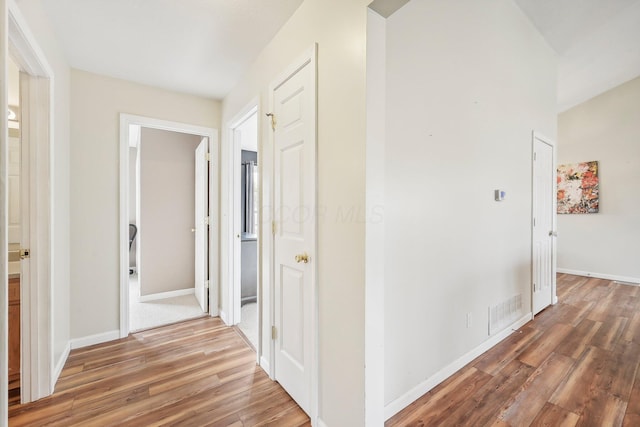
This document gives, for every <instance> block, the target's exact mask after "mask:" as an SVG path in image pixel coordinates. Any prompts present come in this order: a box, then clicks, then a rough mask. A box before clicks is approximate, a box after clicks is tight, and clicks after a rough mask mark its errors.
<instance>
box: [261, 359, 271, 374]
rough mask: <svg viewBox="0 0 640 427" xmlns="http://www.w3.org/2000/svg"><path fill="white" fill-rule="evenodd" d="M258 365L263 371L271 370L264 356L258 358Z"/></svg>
mask: <svg viewBox="0 0 640 427" xmlns="http://www.w3.org/2000/svg"><path fill="white" fill-rule="evenodd" d="M260 367H261V368H262V370H264V371H265V372H269V371H271V368H270V366H269V361H268V360H267V359H265V358H264V357H261V358H260Z"/></svg>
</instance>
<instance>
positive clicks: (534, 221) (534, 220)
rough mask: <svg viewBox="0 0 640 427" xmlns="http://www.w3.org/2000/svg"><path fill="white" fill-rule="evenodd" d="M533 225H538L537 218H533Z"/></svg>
mask: <svg viewBox="0 0 640 427" xmlns="http://www.w3.org/2000/svg"><path fill="white" fill-rule="evenodd" d="M533 226H534V227H535V226H536V219H535V218H533Z"/></svg>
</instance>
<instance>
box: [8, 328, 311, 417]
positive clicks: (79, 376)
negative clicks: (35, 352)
mask: <svg viewBox="0 0 640 427" xmlns="http://www.w3.org/2000/svg"><path fill="white" fill-rule="evenodd" d="M255 360H256V356H255V353H254V352H253V351H252V350H251V348H249V346H248V345H247V344H246V343H245V342H244V340H243V339H242V338H241V337H240V336H239V335H238V334H237V333H236V332H235V331H234V330H233V329H232V328H228V327H226V326H224V325H223V324H222V322H221V321H220V320H219V319H214V318H202V319H196V320H192V321H187V322H183V323H179V324H176V325H171V326H165V327H162V328H157V329H152V330H148V331H143V332H138V333H136V334H133V335H131V336H129V337H128V338H126V339H122V340H118V341H113V342H111V343H105V344H101V345H97V346H93V347H88V348H84V349H79V350H74V351H72V352H71V354H70V356H69V359H68V360H67V363H66V365H65V367H64V370H63V371H62V374H61V377H60V379H59V381H58V384H57V386H56V390H55V393H54V394H53V395H52V396H50V397H48V398H45V399H42V400H39V401H37V402H34V403H31V404H27V405H16V406H12V407H11V408H10V409H9V425H10V426H44V425H47V426H65V427H68V426H83V427H84V426H111V425H123V426H144V427H147V426H161V425H172V426H198V427H199V426H233V427H241V426H263V425H265V426H266V425H273V426H309V425H310V423H309V418H308V417H307V416H306V415H305V413H304V412H303V411H302V410H301V409H300V408H299V407H298V406H297V405H296V404H295V402H294V401H293V400H292V399H291V398H290V397H289V395H288V394H287V393H286V392H285V391H284V390H283V389H282V388H281V387H280V386H279V385H278V383H275V382H272V381H270V380H269V378H268V377H267V375H266V374H265V373H264V371H262V370H261V369H260V368H258V367H257V366H256V363H255Z"/></svg>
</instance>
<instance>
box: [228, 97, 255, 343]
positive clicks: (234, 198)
mask: <svg viewBox="0 0 640 427" xmlns="http://www.w3.org/2000/svg"><path fill="white" fill-rule="evenodd" d="M254 114H255V115H256V117H257V114H258V103H257V99H256V100H254V101H252V102H251V103H250V104H249V105H247V106H246V107H245V108H243V109H242V110H241V111H240V113H238V114H237V115H236V116H235V117H234V118H233V119H232V120H231V122H230V125H229V141H230V150H229V159H228V160H229V175H230V177H231V179H230V185H229V190H230V194H229V201H230V209H229V213H230V215H229V227H230V235H229V237H230V240H229V255H230V256H229V257H228V258H227V262H229V281H228V282H227V283H228V302H227V307H228V309H227V311H228V312H227V313H226V314H227V316H226V317H227V319H226V320H227V322H226V323H227V324H229V325H237V324H238V323H240V321H241V320H242V317H241V313H240V307H241V296H240V295H241V291H242V287H241V276H242V261H241V258H242V251H241V248H242V241H241V240H242V239H240V238H239V236H240V235H241V234H242V230H241V229H242V224H241V221H240V215H241V205H242V200H241V196H240V193H241V191H242V188H241V187H242V167H241V163H242V141H241V140H239V139H238V138H237V134H236V130H237V129H238V128H239V127H240V126H241V125H242V124H243V123H244V122H245V121H247V120H248V119H249V118H250V117H252V116H253V115H254ZM256 132H258V131H257V130H256ZM258 133H259V132H258ZM258 140H260V138H259V135H258ZM260 151H261V150H260V149H258V156H260ZM260 163H261V162H260V161H259V162H258V176H259V177H261V176H262V175H261V174H260ZM258 180H259V181H260V178H258ZM260 201H261V198H259V199H258V200H257V203H258V206H259V211H260V212H262V205H261V204H260ZM259 233H260V229H258V234H259ZM257 244H258V246H259V245H260V237H259V235H258V243H257ZM258 271H260V266H259V264H258ZM259 293H260V283H259V281H258V294H259ZM258 301H259V298H258ZM258 305H260V304H259V303H258ZM258 341H260V340H258Z"/></svg>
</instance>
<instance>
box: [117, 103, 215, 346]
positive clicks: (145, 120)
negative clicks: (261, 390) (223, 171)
mask: <svg viewBox="0 0 640 427" xmlns="http://www.w3.org/2000/svg"><path fill="white" fill-rule="evenodd" d="M131 125H137V126H140V127H146V128H152V129H159V130H168V131H172V132H180V133H187V134H191V135H199V136H203V137H208V138H209V147H210V162H209V168H210V171H211V173H210V174H209V215H210V216H211V217H213V218H212V219H211V220H210V222H209V236H210V239H209V313H210V315H211V316H212V317H214V316H217V315H218V292H219V290H218V288H219V285H218V284H219V280H218V278H219V275H218V271H219V268H218V246H219V245H218V238H219V235H218V228H219V225H220V221H219V215H218V176H219V173H220V170H219V169H220V168H219V166H218V130H217V129H214V128H208V127H203V126H196V125H191V124H186V123H179V122H172V121H168V120H161V119H154V118H150V117H144V116H136V115H133V114H125V113H120V230H119V231H120V338H125V337H126V336H128V335H129V188H130V185H131V183H130V182H129V148H130V146H129V126H131Z"/></svg>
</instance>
